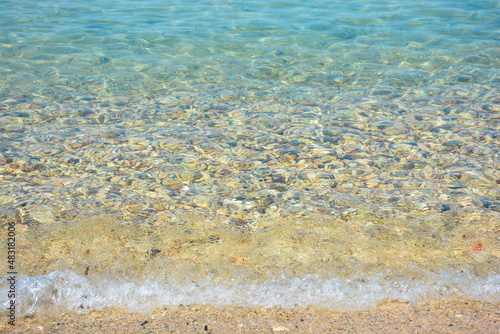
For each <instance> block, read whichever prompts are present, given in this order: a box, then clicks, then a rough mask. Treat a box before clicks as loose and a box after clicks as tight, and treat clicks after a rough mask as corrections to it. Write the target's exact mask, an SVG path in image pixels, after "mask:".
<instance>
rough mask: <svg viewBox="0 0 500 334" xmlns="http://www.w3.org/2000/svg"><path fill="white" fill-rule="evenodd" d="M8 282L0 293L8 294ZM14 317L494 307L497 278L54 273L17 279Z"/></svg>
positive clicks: (2, 300)
mask: <svg viewBox="0 0 500 334" xmlns="http://www.w3.org/2000/svg"><path fill="white" fill-rule="evenodd" d="M5 282H6V277H4V278H2V287H3V289H2V291H6V290H7V289H6V288H7V284H6V283H5ZM16 289H17V297H16V300H17V303H18V312H19V313H18V314H19V315H20V316H23V315H30V314H35V313H38V314H40V313H45V312H49V310H50V309H51V308H52V310H54V309H55V310H59V311H74V312H81V311H87V310H100V309H103V308H106V307H120V308H124V309H126V310H127V311H131V312H147V311H151V310H153V309H154V308H156V307H162V306H178V305H189V304H208V305H213V306H217V307H220V306H230V305H238V306H246V307H257V306H264V307H271V306H281V307H284V308H293V307H295V306H301V307H306V306H309V305H316V306H324V307H332V308H337V309H343V310H355V309H366V308H369V307H373V306H376V304H377V303H379V302H380V301H382V300H384V299H385V298H391V299H396V300H400V301H409V302H412V303H413V302H416V301H418V300H422V299H427V298H432V299H448V298H451V297H454V296H463V297H467V298H469V299H472V300H481V301H487V302H494V303H498V302H499V301H500V275H492V276H489V277H487V278H480V277H475V276H472V275H470V274H468V273H463V272H459V271H457V272H455V271H443V272H441V273H440V274H432V273H428V275H427V277H425V279H421V280H413V279H408V278H393V279H388V278H387V277H384V276H383V275H378V276H375V277H372V278H371V279H368V280H367V279H364V280H357V279H349V280H341V279H337V278H327V279H325V278H321V277H319V276H316V275H305V276H302V277H295V278H274V279H272V280H271V279H270V280H269V281H268V282H266V283H263V284H250V283H245V281H244V280H235V281H223V282H218V283H214V282H213V281H212V280H210V279H203V280H198V281H194V282H193V280H192V279H191V280H190V281H189V282H181V283H179V282H175V281H174V280H170V281H168V280H166V281H165V282H146V283H144V284H143V285H136V284H134V283H130V282H125V281H120V280H118V279H110V278H106V279H102V280H99V281H91V280H90V279H89V278H87V277H83V276H79V275H77V274H76V273H75V272H73V271H69V270H66V271H56V272H52V273H50V274H48V275H44V276H36V277H27V276H25V277H20V280H19V281H18V283H17V287H16ZM0 305H3V307H2V309H3V310H6V308H7V305H8V299H7V293H3V294H2V295H0Z"/></svg>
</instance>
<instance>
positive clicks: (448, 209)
mask: <svg viewBox="0 0 500 334" xmlns="http://www.w3.org/2000/svg"><path fill="white" fill-rule="evenodd" d="M450 210H451V206H449V205H448V204H441V211H450Z"/></svg>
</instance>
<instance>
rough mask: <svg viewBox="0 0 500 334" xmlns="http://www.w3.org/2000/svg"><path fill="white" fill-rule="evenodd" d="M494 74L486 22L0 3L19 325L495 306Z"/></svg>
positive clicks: (361, 9) (487, 8) (454, 16)
mask: <svg viewBox="0 0 500 334" xmlns="http://www.w3.org/2000/svg"><path fill="white" fill-rule="evenodd" d="M499 59H500V5H499V4H498V2H497V1H451V0H449V1H448V0H444V1H408V0H400V1H380V0H373V1H361V0H353V1H156V0H154V1H147V2H144V1H127V0H120V1H2V3H1V4H0V77H1V80H0V210H1V211H0V213H1V217H2V222H1V223H2V224H3V226H5V227H6V226H7V225H6V224H7V223H8V222H10V221H16V224H17V229H18V234H19V235H18V237H19V238H18V239H19V241H18V247H19V248H18V261H19V273H20V275H23V276H21V277H22V280H21V281H20V283H19V290H20V291H21V295H20V297H19V298H20V302H21V305H22V307H23V312H24V314H29V313H33V312H39V311H42V310H47V309H48V308H47V305H49V304H50V305H52V306H54V307H55V308H56V309H69V310H78V309H79V308H80V305H84V308H86V309H96V308H102V307H106V306H122V307H125V306H127V305H128V306H129V307H130V308H132V309H134V308H135V309H143V308H144V307H145V306H147V307H156V306H162V305H178V304H186V303H188V304H189V303H213V304H214V305H227V304H237V305H246V306H257V305H264V306H271V305H282V306H286V307H293V306H294V305H295V304H298V305H301V306H305V305H311V304H320V305H326V306H331V307H338V308H341V309H347V308H364V307H368V306H371V305H375V304H376V303H377V302H379V301H381V300H383V299H384V298H388V297H390V298H394V299H403V300H411V301H416V300H421V299H426V298H449V297H452V296H456V295H458V296H465V297H468V298H472V299H480V300H486V301H493V302H498V296H499V290H498V289H499V288H498V286H499V276H498V275H499V269H500V267H499V262H498V256H500V241H499V234H498V233H499V230H498V222H499V218H500V190H499V189H500V188H499V185H500V172H499V161H500V159H499V152H498V150H499V146H500V145H499V144H500V126H499V121H500V116H499V115H500V93H499V86H500V70H499ZM394 254H397V256H395V255H394ZM3 272H7V270H6V269H5V270H3ZM110 277H113V279H111V278H110ZM4 281H5V280H3V281H2V284H4V283H5V282H4ZM193 282H198V283H196V284H194V283H193ZM217 282H218V283H217ZM193 284H194V285H193ZM103 286H104V287H105V288H102V287H103ZM241 287H244V291H246V292H245V294H243V295H239V294H238V292H237V290H238V289H239V288H241ZM53 291H65V292H61V293H59V294H57V296H56V297H51V296H54V293H53ZM117 291H121V292H120V294H123V295H125V296H127V297H126V298H117V297H116V294H117V293H118V292H117ZM193 291H195V293H193ZM214 291H215V292H214ZM145 295H147V296H149V297H147V298H146V297H144V296H145ZM84 296H87V297H84ZM88 296H91V297H88ZM290 296H292V297H290ZM5 298H6V294H3V295H2V296H0V301H3V302H6V301H5ZM148 298H149V299H148Z"/></svg>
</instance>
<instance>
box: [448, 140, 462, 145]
mask: <svg viewBox="0 0 500 334" xmlns="http://www.w3.org/2000/svg"><path fill="white" fill-rule="evenodd" d="M444 144H445V145H446V146H458V145H460V144H461V142H460V140H456V139H455V140H449V141H447V142H446V143H444Z"/></svg>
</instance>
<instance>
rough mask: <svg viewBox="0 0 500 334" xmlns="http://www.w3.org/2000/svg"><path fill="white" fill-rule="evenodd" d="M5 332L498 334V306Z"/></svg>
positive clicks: (258, 314) (159, 315)
mask: <svg viewBox="0 0 500 334" xmlns="http://www.w3.org/2000/svg"><path fill="white" fill-rule="evenodd" d="M0 332H1V333H106V334H109V333H500V308H499V304H490V303H482V302H477V301H467V300H462V299H459V300H454V301H450V302H443V301H440V302H426V303H424V304H420V305H416V306H410V305H409V304H407V303H402V302H398V301H389V300H388V301H386V302H384V303H381V304H379V305H378V307H377V308H375V309H371V310H366V311H350V312H338V311H333V310H328V309H322V308H315V307H308V308H306V309H303V308H296V309H280V308H252V309H248V308H242V307H226V308H222V309H219V308H215V307H211V306H181V307H178V308H163V309H158V310H156V311H154V312H151V313H147V314H138V313H133V314H130V313H127V312H125V311H123V310H104V311H95V312H87V313H82V314H75V313H71V314H61V315H59V316H54V317H47V316H44V317H42V316H30V317H24V318H19V319H17V325H16V327H15V329H13V328H11V326H8V325H7V323H6V322H2V324H1V325H0Z"/></svg>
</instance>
